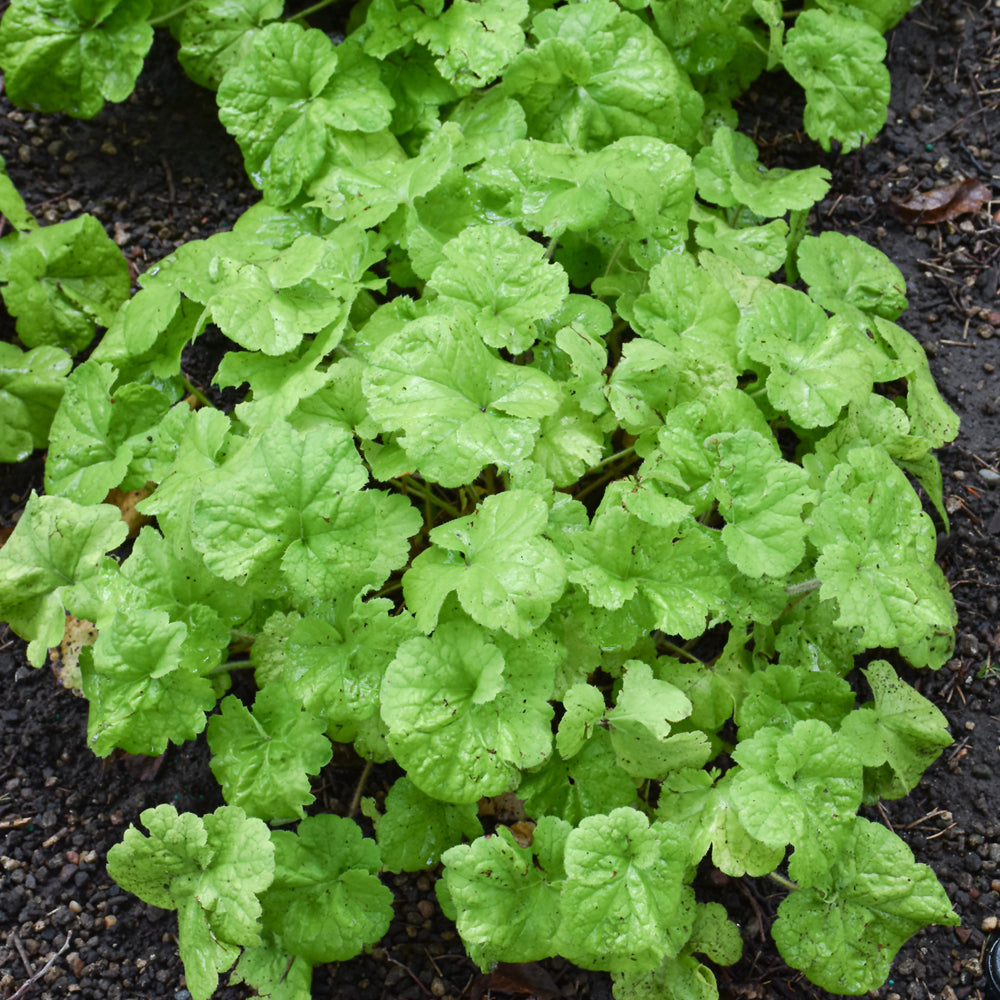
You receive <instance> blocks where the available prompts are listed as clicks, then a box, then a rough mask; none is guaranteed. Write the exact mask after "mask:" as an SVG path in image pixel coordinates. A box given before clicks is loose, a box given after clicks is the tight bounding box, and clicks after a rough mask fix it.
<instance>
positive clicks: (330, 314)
mask: <svg viewBox="0 0 1000 1000" xmlns="http://www.w3.org/2000/svg"><path fill="white" fill-rule="evenodd" d="M372 243H373V241H369V240H368V239H367V238H366V237H365V236H363V235H362V234H361V233H358V232H357V231H353V232H352V230H351V229H350V228H348V227H343V228H342V229H341V230H340V231H339V232H338V233H337V235H336V237H335V238H323V237H320V236H314V235H312V234H311V233H309V234H306V235H304V236H300V237H299V238H298V239H296V240H295V242H294V243H292V244H291V245H290V246H288V247H286V248H284V249H282V250H279V251H277V252H275V251H274V250H271V249H270V248H269V247H265V246H263V245H262V244H247V245H242V246H234V245H233V244H232V243H230V244H229V246H228V247H227V246H226V245H225V244H224V245H223V247H222V249H221V252H220V253H219V254H218V255H217V256H215V257H214V258H213V259H212V260H211V262H210V263H209V266H208V268H207V271H208V274H209V275H210V276H211V280H212V287H211V291H210V293H209V295H208V296H206V299H205V305H206V307H207V308H208V310H209V312H210V313H211V316H212V319H213V320H214V321H215V323H216V324H217V325H218V327H219V329H220V330H222V332H223V333H224V334H226V336H227V337H229V338H230V339H232V340H234V341H235V342H236V343H237V344H239V345H240V346H242V347H245V348H247V349H248V350H251V351H262V352H263V353H264V354H266V355H272V356H273V355H279V354H284V353H286V352H287V351H291V350H293V349H294V348H295V347H297V346H298V345H299V343H300V342H301V341H302V338H303V337H304V336H305V335H306V334H310V333H316V334H318V333H319V332H320V331H322V330H324V329H327V328H329V327H331V326H339V325H341V324H342V322H343V319H344V313H345V312H346V307H347V306H350V304H351V303H352V302H353V301H354V298H355V297H356V296H357V294H358V292H359V291H360V290H361V288H363V287H376V286H378V285H379V284H380V282H379V281H378V280H377V279H376V280H375V281H373V282H367V281H365V279H364V275H365V271H366V267H367V266H368V265H369V264H372V263H374V262H375V261H376V260H378V259H380V257H381V254H380V253H378V252H376V253H374V254H373V252H372V251H373V246H372ZM339 339H340V338H339V336H335V337H332V338H326V343H325V345H324V346H325V347H326V350H327V352H329V351H332V350H333V348H334V347H336V346H337V342H338V341H339Z"/></svg>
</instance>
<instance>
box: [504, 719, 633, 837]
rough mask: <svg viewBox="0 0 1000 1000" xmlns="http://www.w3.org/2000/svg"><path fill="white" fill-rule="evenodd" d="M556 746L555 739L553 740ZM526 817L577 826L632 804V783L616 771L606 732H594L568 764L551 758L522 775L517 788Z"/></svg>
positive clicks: (556, 756) (609, 739)
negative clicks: (591, 818)
mask: <svg viewBox="0 0 1000 1000" xmlns="http://www.w3.org/2000/svg"><path fill="white" fill-rule="evenodd" d="M556 741H557V745H558V736H557V737H556ZM517 795H518V797H519V798H522V799H524V803H525V808H526V810H527V811H528V815H530V816H558V817H560V818H561V819H564V820H566V821H567V822H568V823H574V824H576V823H579V822H580V821H581V820H582V819H583V818H584V817H585V816H592V815H593V814H594V813H599V812H601V811H602V810H606V809H614V808H616V807H619V806H630V805H632V804H633V803H634V802H635V801H636V791H635V785H634V784H633V783H632V779H631V778H630V777H629V776H628V775H627V774H626V773H625V771H624V770H623V769H622V768H621V767H619V765H618V758H617V757H616V755H615V752H614V750H613V749H612V747H611V736H610V734H609V733H608V731H607V730H606V729H602V728H597V729H595V730H594V731H593V732H592V733H591V735H590V737H589V738H588V739H587V741H586V742H585V743H584V745H583V748H582V749H581V750H579V751H578V752H577V753H576V754H574V756H573V757H572V758H570V759H569V760H564V759H563V758H562V756H559V755H553V756H552V757H550V758H549V761H548V763H546V764H545V765H544V766H542V767H540V768H537V769H536V770H534V771H533V772H531V773H527V774H524V775H523V776H522V778H521V784H520V785H518V787H517Z"/></svg>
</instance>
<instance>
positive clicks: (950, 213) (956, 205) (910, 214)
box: [889, 178, 993, 225]
mask: <svg viewBox="0 0 1000 1000" xmlns="http://www.w3.org/2000/svg"><path fill="white" fill-rule="evenodd" d="M992 197H993V192H992V191H990V189H989V188H988V187H987V186H986V185H985V184H982V183H980V182H979V181H977V180H973V179H972V178H967V179H966V180H964V181H956V182H955V183H954V184H949V185H947V187H942V188H935V189H934V190H933V191H923V192H921V193H919V194H915V195H914V196H913V197H912V198H908V199H907V200H906V201H891V202H889V211H890V212H891V213H892V214H893V215H894V216H895V217H896V218H897V219H899V221H900V222H908V223H913V224H918V223H924V224H925V225H932V224H933V223H935V222H947V221H948V220H949V219H954V218H957V217H958V216H959V215H967V214H969V213H971V212H978V211H979V209H980V208H982V207H983V205H985V204H986V203H987V202H988V201H990V200H991V199H992Z"/></svg>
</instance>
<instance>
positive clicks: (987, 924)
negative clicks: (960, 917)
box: [979, 916, 1000, 933]
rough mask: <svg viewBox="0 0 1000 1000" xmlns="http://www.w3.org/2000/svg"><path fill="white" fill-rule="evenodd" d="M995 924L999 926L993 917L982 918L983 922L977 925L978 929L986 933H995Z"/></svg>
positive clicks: (999, 922)
mask: <svg viewBox="0 0 1000 1000" xmlns="http://www.w3.org/2000/svg"><path fill="white" fill-rule="evenodd" d="M997 924H1000V920H997V918H996V917H994V916H989V917H983V922H982V923H981V924H980V925H979V926H980V928H981V929H982V930H984V931H986V932H987V933H989V932H990V931H995V930H996V929H997Z"/></svg>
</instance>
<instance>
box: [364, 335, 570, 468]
mask: <svg viewBox="0 0 1000 1000" xmlns="http://www.w3.org/2000/svg"><path fill="white" fill-rule="evenodd" d="M364 391H365V396H366V397H367V398H368V401H369V406H370V412H371V415H372V417H373V418H374V419H375V420H376V421H377V422H378V425H379V427H380V428H381V429H382V431H383V432H385V431H402V432H403V433H402V435H401V437H400V438H399V443H400V444H401V445H402V446H403V448H404V449H405V451H406V453H407V455H408V456H410V458H411V460H412V461H413V463H414V464H415V465H416V466H417V467H418V468H419V470H420V472H421V474H422V475H423V476H425V477H426V478H430V479H433V480H436V481H437V482H439V483H441V484H442V485H443V486H458V485H461V484H463V483H467V482H471V481H472V480H473V479H475V478H476V476H477V475H478V474H479V473H480V472H481V471H482V469H483V468H485V467H486V466H487V465H490V464H495V465H497V466H498V467H499V468H501V469H509V468H511V466H513V465H514V464H516V463H517V462H518V461H520V460H521V459H522V458H527V457H528V456H529V455H530V454H531V451H532V450H533V448H534V446H535V435H536V434H537V432H538V428H539V421H540V419H541V418H542V417H545V416H548V415H549V414H551V413H554V412H555V411H556V410H557V409H558V407H559V405H560V403H561V401H562V395H561V392H560V390H559V387H558V386H557V385H556V384H555V383H554V382H553V381H552V380H551V379H550V378H548V377H547V376H545V375H543V374H542V373H541V372H539V371H537V370H536V369H534V368H530V367H528V366H526V365H514V364H510V363H509V362H506V361H502V360H500V359H499V358H498V357H496V356H495V355H494V354H493V353H492V352H491V351H490V350H489V349H488V348H487V347H486V346H485V345H484V344H483V342H482V340H481V338H480V337H479V336H478V335H477V334H476V332H475V328H474V327H473V325H472V321H471V320H470V319H468V318H467V317H466V316H464V315H452V316H444V315H429V316H425V317H423V318H422V319H417V320H414V321H412V322H410V323H407V324H406V325H405V326H404V327H403V328H402V330H400V331H399V332H397V333H394V334H392V335H391V336H389V337H387V338H386V339H385V340H384V341H383V342H382V344H381V345H380V346H379V347H378V348H376V350H375V352H374V353H373V354H372V357H371V361H370V366H369V369H368V371H367V372H366V374H365V379H364Z"/></svg>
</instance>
